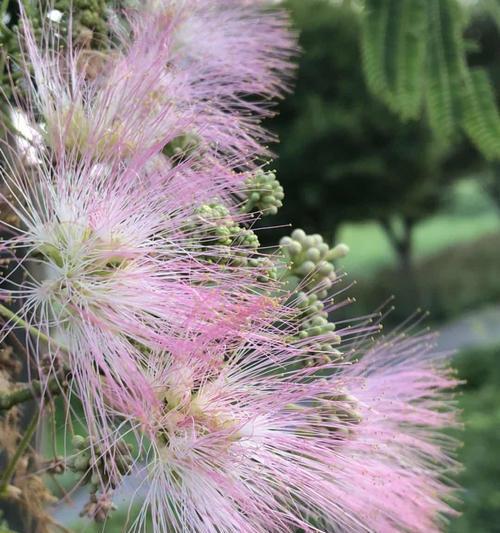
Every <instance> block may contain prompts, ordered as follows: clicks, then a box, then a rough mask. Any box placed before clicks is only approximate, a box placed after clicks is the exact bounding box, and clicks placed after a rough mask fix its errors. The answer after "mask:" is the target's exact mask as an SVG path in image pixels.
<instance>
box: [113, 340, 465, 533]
mask: <svg viewBox="0 0 500 533" xmlns="http://www.w3.org/2000/svg"><path fill="white" fill-rule="evenodd" d="M339 333H340V334H344V332H342V331H341V332H339ZM278 337H279V335H278V334H277V332H273V333H272V334H271V331H267V332H266V331H263V330H262V331H261V335H260V337H259V336H258V335H255V332H254V339H257V338H259V339H260V340H256V341H254V342H252V344H251V347H246V346H245V342H246V341H245V342H243V343H241V344H240V347H239V348H237V349H235V348H234V347H233V349H232V350H231V351H230V352H229V353H227V354H226V355H221V354H218V353H217V352H218V350H220V349H221V348H220V344H218V343H214V344H210V343H207V342H204V339H203V336H201V337H200V338H199V347H198V348H196V346H195V345H194V344H193V345H192V346H191V351H189V350H186V349H185V348H186V346H185V345H182V344H181V345H179V350H180V352H182V354H183V357H184V360H183V358H182V357H179V356H176V355H175V353H176V351H175V350H172V352H171V353H169V354H165V353H162V354H157V355H156V359H154V358H152V359H151V365H150V367H149V371H148V373H149V378H148V379H149V380H150V390H151V392H150V393H149V394H152V393H154V394H155V395H156V398H157V399H158V400H159V402H158V403H156V405H155V408H154V409H149V406H148V404H146V403H144V404H143V407H142V408H141V407H140V406H139V404H137V402H134V405H133V406H132V405H130V406H129V407H125V404H124V403H123V402H122V404H121V409H122V411H123V412H129V413H130V415H132V417H131V424H132V426H134V424H135V425H136V426H137V427H140V430H141V431H142V432H143V433H144V439H143V441H142V445H143V447H144V455H145V457H146V458H147V460H146V466H144V467H142V468H140V469H139V470H138V475H139V477H140V479H142V480H143V482H142V487H141V488H140V489H139V493H141V494H142V493H143V491H146V498H145V502H144V505H143V508H142V511H141V513H140V515H139V516H138V518H137V519H136V521H135V522H134V524H133V525H132V526H131V530H133V531H142V530H143V529H144V528H145V523H146V519H147V517H148V516H149V515H150V516H151V518H152V521H153V528H154V530H155V531H169V530H173V531H192V532H201V531H214V532H215V531H220V532H226V531H227V532H232V531H245V532H270V531H273V532H274V531H276V532H288V531H290V532H293V531H295V530H296V529H297V528H302V529H303V530H305V531H325V532H326V531H339V530H341V531H353V532H354V531H384V532H385V531H389V532H391V531H393V532H397V531H407V530H411V531H418V532H422V533H423V532H429V531H438V530H439V529H440V525H441V524H442V522H443V521H444V520H445V516H446V515H447V514H450V513H452V510H451V508H450V507H449V503H450V501H451V500H452V498H453V495H454V489H453V488H452V487H451V486H450V485H449V484H448V481H447V476H448V474H449V473H450V472H452V471H453V470H454V469H455V467H456V465H455V463H454V461H453V459H452V458H451V452H452V449H453V447H454V442H453V440H452V439H449V438H447V437H446V436H445V435H444V434H443V430H445V429H447V428H449V427H452V426H454V425H455V424H456V422H455V410H454V404H453V402H452V401H451V398H450V395H449V390H450V389H452V388H453V387H454V386H455V381H454V379H453V378H452V377H451V376H450V374H449V372H448V370H447V369H446V361H445V359H444V358H443V357H441V356H439V355H435V354H433V353H432V352H431V349H430V346H429V342H428V339H427V338H425V337H416V338H411V337H410V338H405V337H404V336H403V337H396V338H393V339H391V340H390V342H388V341H381V342H380V344H378V345H375V346H374V347H372V348H371V349H370V350H369V351H368V352H366V353H365V354H364V355H363V354H360V355H361V359H360V361H359V362H358V361H355V360H351V361H348V360H347V361H341V360H337V361H336V362H330V363H326V364H325V365H323V366H321V367H316V368H315V369H311V368H303V367H298V366H297V365H296V360H297V354H298V353H300V352H301V351H303V350H304V349H305V348H306V346H304V344H301V347H300V348H297V347H296V346H294V345H293V343H291V342H290V341H289V339H288V337H287V340H285V339H282V341H281V342H280V341H279V339H278ZM265 339H268V340H267V342H266V340H265ZM266 344H267V347H266ZM199 350H204V351H206V350H208V351H210V350H212V355H211V357H208V359H207V358H206V357H205V358H200V357H198V356H197V352H198V351H199ZM221 359H222V360H224V361H225V363H224V364H223V365H222V366H220V365H214V364H213V361H215V360H221ZM116 394H117V398H118V397H119V396H120V394H121V393H120V391H116ZM111 396H113V394H111ZM121 396H122V397H123V394H121ZM111 403H113V401H111ZM134 410H135V412H134Z"/></svg>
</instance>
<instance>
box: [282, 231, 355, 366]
mask: <svg viewBox="0 0 500 533" xmlns="http://www.w3.org/2000/svg"><path fill="white" fill-rule="evenodd" d="M280 246H281V251H282V254H283V257H284V259H285V261H286V263H287V273H286V275H285V276H286V278H287V281H288V282H289V284H290V285H291V286H292V287H300V288H301V289H303V290H302V291H300V292H299V293H298V294H297V295H296V297H295V298H294V306H295V307H296V308H297V309H298V315H297V321H298V323H299V332H298V338H299V339H301V340H303V339H313V342H311V343H310V352H309V356H308V357H307V359H305V360H304V361H303V364H304V365H306V366H318V365H321V364H326V363H328V362H329V361H332V360H335V359H339V358H341V357H342V353H341V352H340V351H339V350H338V349H337V348H336V347H337V346H338V345H339V344H340V342H341V339H340V336H339V335H338V334H336V333H335V324H334V323H333V322H331V321H330V320H329V318H328V312H327V311H326V310H325V305H324V303H323V299H325V298H326V297H327V296H328V290H329V289H330V288H331V287H332V284H333V282H334V280H335V278H336V274H335V267H334V265H333V261H335V260H336V259H339V258H341V257H344V256H345V255H346V254H347V253H348V251H349V249H348V248H347V246H346V245H345V244H339V245H337V246H335V247H334V248H330V247H329V246H328V244H327V243H326V242H325V241H324V240H323V238H322V237H321V235H318V234H314V235H307V234H306V233H305V232H304V231H303V230H301V229H296V230H294V231H293V232H292V234H291V236H290V237H284V238H283V239H281V241H280ZM315 338H317V342H314V339H315Z"/></svg>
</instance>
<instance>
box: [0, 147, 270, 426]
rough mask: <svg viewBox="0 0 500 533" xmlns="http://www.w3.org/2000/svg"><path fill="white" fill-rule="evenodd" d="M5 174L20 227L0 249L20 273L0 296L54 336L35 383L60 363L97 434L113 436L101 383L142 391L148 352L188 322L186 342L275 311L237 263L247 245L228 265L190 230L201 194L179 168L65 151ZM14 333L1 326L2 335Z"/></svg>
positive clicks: (40, 351)
mask: <svg viewBox="0 0 500 533" xmlns="http://www.w3.org/2000/svg"><path fill="white" fill-rule="evenodd" d="M197 176H198V177H200V176H199V175H197ZM2 178H3V180H4V182H5V185H6V189H7V192H8V194H6V195H5V196H2V199H3V200H4V201H5V202H6V204H7V205H9V206H10V207H11V208H12V211H13V212H14V213H16V214H17V216H18V218H19V220H20V222H21V224H20V229H19V228H7V229H8V230H9V231H12V232H13V235H12V237H11V238H10V239H7V240H5V241H4V242H2V251H3V253H4V254H10V255H13V259H15V260H16V261H17V262H18V266H17V268H16V269H14V272H15V271H16V270H21V271H23V272H24V274H25V275H24V278H23V280H22V281H21V282H16V283H14V281H12V280H11V279H10V277H11V276H10V275H9V276H3V277H2V289H1V292H0V297H1V298H2V299H10V300H12V301H15V302H16V303H17V306H18V307H19V311H18V315H19V316H20V317H21V318H22V319H23V320H25V321H26V322H28V323H29V324H31V325H32V326H34V327H36V328H37V329H38V330H39V331H41V333H42V334H44V335H46V336H50V337H51V338H53V339H54V340H53V341H52V342H51V343H49V346H48V347H43V346H40V345H39V344H40V343H39V342H38V341H37V342H36V343H35V344H36V345H35V346H32V351H33V356H34V357H35V359H37V364H38V366H39V367H40V372H41V373H42V377H43V378H48V377H49V376H50V375H51V373H49V374H48V375H45V376H44V374H43V370H42V369H41V368H42V364H41V363H42V362H41V359H42V358H43V356H45V353H46V350H48V352H49V356H50V360H51V362H50V366H51V367H52V368H53V367H55V366H57V365H56V364H55V363H56V362H55V359H56V358H61V359H62V361H63V362H64V364H65V365H67V366H68V368H69V370H70V371H71V373H72V376H73V380H72V383H73V384H74V389H75V392H76V393H77V394H78V395H79V397H80V398H81V399H82V401H83V404H84V409H85V411H86V415H87V423H88V425H89V427H91V428H92V429H94V426H95V428H96V431H98V432H99V433H105V431H104V430H106V431H107V430H108V429H109V428H108V427H107V419H108V415H107V407H106V402H105V400H104V395H103V393H102V390H103V382H104V381H107V382H109V381H115V382H116V383H117V384H119V385H120V387H123V388H125V389H127V390H128V391H130V393H131V394H132V395H136V396H142V395H143V393H142V387H143V386H144V385H143V382H144V379H145V378H143V377H142V374H141V370H142V368H143V367H147V365H148V353H149V351H150V350H159V349H163V350H170V347H171V345H173V346H177V343H178V338H182V336H183V325H184V323H185V322H186V321H187V320H189V321H190V323H191V324H192V325H193V335H194V336H196V335H199V334H202V333H204V332H206V331H213V330H214V328H217V327H218V326H217V325H218V324H221V323H225V322H227V323H228V324H231V327H232V330H231V331H232V333H231V335H232V336H234V337H235V338H238V335H239V334H245V333H244V332H245V328H244V327H243V326H241V325H240V323H241V322H245V321H247V319H248V317H251V316H254V315H255V316H257V317H258V316H260V315H262V314H263V312H264V310H265V308H268V307H270V306H271V305H272V300H271V299H270V298H269V297H268V296H266V295H265V294H264V292H263V291H259V287H264V286H265V285H266V286H272V285H269V284H268V283H267V282H266V284H263V283H262V282H260V281H259V278H260V276H261V275H262V270H261V269H260V268H258V267H253V268H249V267H248V266H245V263H244V261H243V260H244V259H245V258H246V257H249V256H250V255H251V254H254V250H253V249H247V248H245V247H243V246H241V247H235V249H234V253H238V256H239V258H240V262H239V263H238V264H236V263H235V264H228V263H227V262H226V261H222V259H226V258H225V257H222V255H221V254H222V252H221V251H220V249H221V247H217V246H214V245H212V244H210V242H204V241H203V239H206V237H205V234H204V233H203V232H202V229H203V228H201V229H200V228H198V227H197V226H196V225H194V226H193V222H192V221H193V217H194V216H195V213H196V210H197V202H196V195H195V194H193V191H192V187H197V188H198V189H199V190H204V191H205V193H206V192H207V191H209V189H207V186H206V184H205V183H203V184H202V183H200V182H196V180H195V179H194V177H193V180H192V181H191V182H190V183H189V184H188V185H187V186H186V187H185V188H184V182H183V180H179V179H178V176H177V171H176V169H171V170H170V171H168V172H167V173H166V174H158V175H156V174H150V175H149V176H148V178H147V179H146V178H143V177H142V175H141V172H140V168H138V167H136V166H134V165H132V164H130V165H129V166H125V165H121V167H119V168H113V167H111V166H107V165H104V164H98V165H96V164H93V163H92V162H91V161H90V159H89V158H83V159H80V158H78V159H77V158H71V157H70V156H66V157H64V158H61V159H58V160H57V161H56V162H54V161H52V160H50V161H47V160H42V161H41V162H40V163H39V164H38V165H37V166H36V167H35V169H34V170H32V171H30V172H26V173H23V172H22V170H21V169H14V168H12V169H9V171H8V172H5V173H4V174H3V176H2ZM196 221H197V223H198V221H199V217H198V218H196ZM14 254H16V256H15V257H14ZM207 254H208V255H210V257H211V258H212V261H211V262H207V261H206V259H205V257H206V255H207ZM264 314H265V313H264ZM15 326H16V322H15V320H11V321H8V322H7V323H6V324H5V325H4V326H3V328H2V334H6V333H7V332H8V331H9V330H10V329H11V328H12V327H15ZM61 346H62V347H63V348H61ZM94 417H96V420H94V421H93V418H94Z"/></svg>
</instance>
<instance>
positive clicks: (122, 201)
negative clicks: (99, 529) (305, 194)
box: [0, 0, 455, 533]
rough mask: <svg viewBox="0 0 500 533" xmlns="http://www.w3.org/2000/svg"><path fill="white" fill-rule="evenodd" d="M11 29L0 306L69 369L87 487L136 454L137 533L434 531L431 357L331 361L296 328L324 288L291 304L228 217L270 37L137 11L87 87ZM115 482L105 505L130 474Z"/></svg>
mask: <svg viewBox="0 0 500 533" xmlns="http://www.w3.org/2000/svg"><path fill="white" fill-rule="evenodd" d="M23 23H24V28H23V32H24V33H23V34H24V43H25V47H26V57H25V60H26V65H27V69H28V68H31V69H32V73H33V74H32V76H28V78H27V83H28V88H29V96H30V100H31V102H30V106H29V108H28V110H27V113H28V118H29V120H30V122H31V125H32V127H33V128H36V129H37V130H38V133H39V137H40V139H41V141H40V143H39V145H38V147H37V160H36V162H35V163H33V164H31V165H29V167H28V166H26V165H25V164H24V165H21V164H20V165H18V166H14V165H13V168H11V169H9V171H8V172H5V173H4V176H3V179H4V182H5V185H6V189H7V191H8V194H6V195H4V198H3V199H4V200H5V201H6V202H7V203H8V204H9V205H10V206H11V208H12V209H13V211H14V212H15V213H16V214H17V216H18V218H19V220H20V225H19V228H14V227H12V228H10V229H11V230H12V238H10V239H9V240H7V241H4V242H3V243H2V245H1V246H2V251H3V252H4V253H9V254H15V255H16V257H17V258H18V261H19V263H18V264H19V269H21V270H22V271H23V272H24V273H25V276H24V277H23V280H22V281H21V282H18V281H14V279H11V278H5V279H3V280H2V281H3V284H2V289H1V293H0V295H1V296H2V298H4V299H5V300H7V299H10V300H15V301H16V302H17V304H18V307H19V312H18V314H19V316H20V317H21V318H22V319H23V320H25V321H26V322H28V323H29V324H30V325H32V326H33V327H35V328H37V329H38V330H39V331H40V332H41V333H43V334H44V335H46V336H47V337H49V338H50V341H49V343H48V346H44V345H42V343H41V342H40V341H39V340H36V342H35V341H34V340H33V337H31V339H29V338H28V339H27V342H28V343H29V344H30V351H31V353H32V354H34V357H35V358H38V361H37V362H38V367H40V369H39V373H40V374H41V375H42V377H43V376H45V379H47V380H48V379H51V376H52V375H53V374H54V372H55V369H56V367H57V364H59V363H60V362H61V361H62V364H63V365H65V366H66V367H67V368H68V369H69V370H70V372H71V376H72V380H71V390H70V395H76V396H77V397H78V398H79V400H80V401H81V403H82V405H83V408H84V413H85V420H86V425H87V427H88V430H89V435H90V436H91V438H92V442H93V443H98V446H97V445H95V446H94V445H92V450H91V451H92V453H93V462H94V464H97V463H98V462H99V459H100V458H99V457H98V453H104V454H107V455H106V456H107V457H109V458H112V457H113V454H112V453H111V452H112V450H113V449H114V447H115V446H116V443H117V442H119V441H120V440H121V439H123V438H124V436H125V435H126V434H130V435H133V436H134V438H135V441H136V446H135V448H136V451H137V455H136V460H135V461H134V465H133V467H132V470H133V471H135V473H137V474H138V475H140V477H141V479H142V480H143V481H142V483H143V485H144V488H145V492H146V498H145V500H144V505H143V507H142V511H141V512H140V514H139V515H138V517H137V519H136V520H135V522H134V523H133V524H131V529H133V530H143V529H145V528H146V521H147V517H151V518H152V522H153V526H154V531H158V532H162V531H192V532H215V531H218V532H235V531H241V532H249V533H250V532H263V533H264V532H266V533H267V532H270V531H283V532H285V531H294V530H296V529H298V528H301V529H303V530H305V531H339V530H342V531H365V530H366V531H383V532H389V531H402V530H409V531H410V530H411V531H422V532H429V531H434V530H438V529H439V527H440V524H441V523H442V521H443V520H444V516H445V515H446V514H447V513H449V512H451V511H450V508H449V503H450V501H451V498H452V497H453V492H454V491H453V490H452V488H451V487H450V486H449V484H448V483H447V481H446V479H447V475H448V474H449V472H450V471H451V470H453V468H454V467H455V465H454V463H453V460H452V459H451V458H450V454H449V452H450V451H451V450H452V448H453V442H452V441H451V440H449V439H447V438H446V437H445V436H444V435H443V434H442V429H444V428H446V427H449V426H452V425H454V423H455V419H454V409H453V403H452V402H451V401H450V398H449V394H448V392H447V391H449V389H452V388H453V387H454V385H455V382H454V380H453V378H452V377H451V376H450V374H449V372H448V371H447V370H446V358H444V357H439V356H437V355H433V354H432V349H431V346H430V344H429V339H428V338H427V337H425V336H417V337H414V338H413V337H409V338H406V337H404V336H401V337H398V336H395V337H388V338H384V339H382V340H381V341H380V342H379V343H378V344H375V345H372V346H368V347H367V346H366V343H362V348H357V349H354V350H350V351H349V352H348V353H346V354H344V356H342V354H341V353H340V352H339V351H338V350H337V349H334V348H330V347H331V346H333V345H336V344H338V342H339V341H341V340H342V339H343V338H345V337H346V336H350V335H352V334H353V330H352V329H349V328H345V329H339V330H337V331H333V329H334V327H333V325H332V327H323V326H324V324H323V322H324V321H325V320H326V319H321V320H319V321H318V320H317V319H316V321H315V318H314V317H313V318H312V319H311V316H308V315H307V313H305V312H304V309H303V308H301V307H300V306H299V305H298V302H300V301H303V300H304V298H305V299H306V300H307V298H309V299H310V298H311V297H314V298H313V300H314V302H315V303H314V305H315V306H317V305H320V304H321V299H322V296H323V292H324V287H318V286H315V285H314V284H310V283H309V284H308V282H307V279H305V280H304V281H303V282H302V283H300V282H299V283H298V286H297V288H296V289H293V290H291V289H290V288H289V287H290V284H285V282H284V279H285V278H286V277H287V274H286V272H287V270H286V268H285V267H283V265H284V264H285V263H286V258H285V257H284V256H283V255H282V254H280V253H279V252H277V253H276V254H272V255H271V254H263V253H262V252H261V251H259V246H258V240H257V238H256V236H255V234H254V233H253V232H252V231H251V217H250V216H249V215H248V214H245V210H244V209H241V203H242V198H244V197H245V187H246V186H247V185H246V184H248V180H249V179H251V177H252V176H253V175H254V174H255V173H256V172H258V171H259V167H260V164H261V162H262V161H263V158H265V157H268V156H269V153H268V150H267V148H266V147H265V143H266V142H267V141H269V140H270V138H269V135H268V134H267V133H266V131H265V130H264V129H263V128H262V126H261V124H260V123H261V121H262V119H264V118H266V117H268V116H269V115H270V114H271V111H270V108H269V101H270V100H271V99H273V98H276V97H279V96H281V95H282V94H283V92H284V91H285V88H286V80H287V79H288V78H289V76H290V74H291V71H292V63H291V62H290V57H291V56H292V55H293V53H294V51H295V44H294V38H293V35H292V34H291V33H290V31H289V29H288V24H287V19H286V16H284V14H283V13H281V12H280V11H277V10H276V9H274V8H271V7H270V6H269V5H266V3H265V2H257V1H256V2H248V1H244V0H148V1H147V2H141V3H140V4H138V5H137V7H136V8H130V9H129V10H128V11H127V12H126V13H124V14H117V15H116V17H115V18H114V22H113V24H112V28H110V32H112V34H113V36H112V43H113V46H112V47H110V49H109V50H108V51H107V52H106V53H103V52H100V53H99V55H98V57H97V63H98V66H97V67H95V64H94V63H93V64H94V68H92V69H90V67H89V63H90V62H91V61H94V62H95V61H96V57H92V54H91V53H90V52H89V51H88V50H83V49H78V48H77V47H72V46H69V47H68V51H67V52H61V48H60V47H59V46H53V43H54V40H55V41H57V31H55V30H54V29H53V28H51V24H49V23H48V26H47V28H46V30H45V34H46V35H45V39H44V43H51V46H48V45H47V44H45V45H44V46H41V45H39V44H38V43H37V40H36V39H35V37H34V34H33V32H32V31H31V30H30V25H29V21H28V20H27V19H24V20H23ZM90 70H92V73H91V74H90ZM254 192H255V191H254ZM301 238H302V237H301ZM304 239H306V240H307V237H306V236H304ZM311 242H312V243H313V244H314V243H316V244H317V243H319V242H320V241H318V240H317V239H316V240H314V239H313V240H312V241H311ZM317 245H318V246H326V245H324V244H323V243H322V242H321V243H320V244H317ZM293 246H295V247H297V246H299V247H301V246H302V245H301V244H300V243H299V244H296V243H295V244H293ZM311 246H312V245H311ZM326 249H327V247H326ZM297 253H299V252H297ZM325 253H326V252H325ZM321 254H323V252H321ZM321 254H320V253H319V252H318V253H317V255H318V259H317V260H318V261H320V259H319V258H320V257H323V255H321ZM314 255H315V254H314V253H311V252H310V253H309V256H311V257H313V256H314ZM309 256H308V257H309ZM295 257H297V255H296V256H295ZM325 257H327V255H325ZM321 261H322V263H321V264H322V268H323V269H324V265H325V261H323V260H321ZM309 262H310V263H311V261H309ZM311 264H312V265H313V266H312V267H311V268H316V267H315V263H311ZM318 264H320V263H318ZM325 271H327V275H328V279H329V280H331V279H333V274H332V268H330V267H328V268H327V269H326V270H325ZM311 275H313V277H314V276H316V274H315V273H314V272H312V273H311ZM314 279H316V278H314ZM329 283H330V282H329ZM304 291H305V292H304ZM318 295H319V296H318ZM307 301H309V300H307ZM329 301H330V300H328V299H326V300H325V303H326V308H328V302H329ZM318 302H319V303H318ZM321 306H323V304H321ZM321 309H323V307H321ZM322 320H323V322H322ZM306 322H307V328H306V327H305V324H306ZM14 325H15V324H14V322H10V323H8V324H7V325H6V326H5V328H4V331H5V332H6V331H8V329H9V328H12V327H13V326H14ZM369 329H370V326H366V328H365V329H363V327H362V328H359V329H358V333H359V335H362V334H363V331H366V330H369ZM341 346H342V345H341ZM47 352H48V354H49V356H50V361H51V364H50V366H51V367H52V368H53V369H54V372H49V373H47V371H46V366H47V365H46V361H45V363H44V364H43V365H42V357H44V356H45V355H46V353H47ZM311 361H314V364H310V362H311ZM56 363H57V364H56ZM42 367H43V368H42ZM97 449H99V450H100V452H97V451H96V450H97ZM102 450H105V452H102ZM108 452H109V453H108ZM108 462H109V463H110V464H108V465H107V467H106V468H107V470H106V475H104V474H103V472H102V470H97V471H96V474H97V477H98V478H99V479H98V482H99V484H100V490H101V491H103V492H104V493H106V491H108V490H110V486H113V487H114V486H116V485H117V484H119V483H120V482H121V481H122V477H123V475H124V474H129V473H130V472H129V471H127V472H125V473H124V472H123V471H122V469H120V468H119V467H118V466H116V465H114V464H113V461H112V459H108ZM90 468H91V469H92V468H93V467H92V464H91V465H90ZM139 492H142V491H139Z"/></svg>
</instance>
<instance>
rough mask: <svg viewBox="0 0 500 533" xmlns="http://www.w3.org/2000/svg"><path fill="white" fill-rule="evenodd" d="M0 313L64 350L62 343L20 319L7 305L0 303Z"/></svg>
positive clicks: (39, 337)
mask: <svg viewBox="0 0 500 533" xmlns="http://www.w3.org/2000/svg"><path fill="white" fill-rule="evenodd" d="M0 315H2V316H3V317H5V318H7V319H8V320H11V321H12V322H14V323H15V324H16V325H17V326H20V327H23V328H24V329H26V330H27V331H29V332H30V333H31V334H32V335H34V336H35V337H37V338H38V339H40V340H42V341H44V342H46V343H47V344H55V345H56V346H58V347H59V348H61V349H63V350H65V347H64V346H63V345H62V344H60V343H58V342H57V341H55V340H54V339H53V338H51V337H49V336H47V335H45V333H42V332H41V331H40V330H39V329H37V328H35V327H34V326H32V325H31V324H28V322H26V320H24V319H22V318H21V317H20V316H19V315H17V314H16V313H14V311H11V310H10V309H9V308H8V307H5V305H2V304H0Z"/></svg>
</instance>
